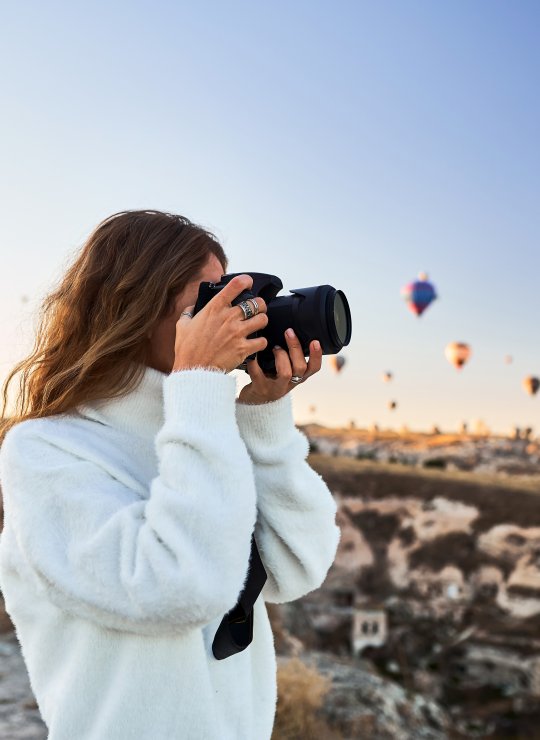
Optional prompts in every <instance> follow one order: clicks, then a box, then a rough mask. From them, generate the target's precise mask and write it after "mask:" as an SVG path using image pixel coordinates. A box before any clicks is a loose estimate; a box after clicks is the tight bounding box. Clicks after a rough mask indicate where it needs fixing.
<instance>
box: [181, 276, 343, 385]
mask: <svg viewBox="0 0 540 740" xmlns="http://www.w3.org/2000/svg"><path fill="white" fill-rule="evenodd" d="M237 275H249V276H250V277H252V278H253V285H252V287H251V289H250V290H244V291H242V292H241V293H240V295H238V296H237V297H236V298H235V299H234V300H233V302H232V305H233V306H236V305H238V304H239V303H241V302H242V301H245V300H247V299H248V298H256V297H257V296H260V297H261V298H263V299H264V301H265V303H266V306H267V316H268V324H267V325H266V327H265V328H264V329H263V330H261V331H258V332H253V333H252V334H250V335H249V336H248V338H249V339H254V338H255V337H259V336H263V337H265V338H266V339H267V340H268V345H267V347H266V348H265V349H264V350H261V351H259V352H257V353H256V356H257V361H258V363H259V365H260V366H261V368H262V369H263V371H264V372H266V373H269V374H270V375H272V374H275V371H276V366H275V362H274V353H273V351H272V349H273V347H274V346H275V345H276V344H279V345H280V346H281V347H283V348H284V349H287V347H286V342H285V338H284V333H285V330H286V329H287V328H288V327H292V328H293V329H294V332H295V334H296V336H297V338H298V340H299V341H300V344H301V346H302V351H303V353H304V357H307V356H308V354H309V344H310V342H311V341H313V339H318V340H319V342H320V343H321V348H322V351H323V354H327V355H328V354H336V353H337V352H339V351H340V350H341V348H342V347H343V346H345V345H347V344H349V342H350V339H351V331H352V325H351V323H352V322H351V313H350V310H349V305H348V302H347V299H346V297H345V294H344V293H343V292H342V291H341V290H336V289H335V288H333V287H332V286H331V285H316V286H314V287H310V288H298V289H292V290H291V291H290V295H288V296H278V293H279V292H280V290H282V289H283V283H282V282H281V280H280V279H279V277H277V276H276V275H270V274H268V273H264V272H235V273H227V274H226V275H222V276H221V279H220V281H219V282H218V283H209V282H202V283H201V284H200V286H199V294H198V296H197V301H196V303H195V308H194V310H193V315H195V314H196V313H197V312H198V311H200V310H201V309H203V308H204V306H206V304H207V303H208V302H209V301H210V300H212V298H213V297H214V296H215V295H217V294H218V293H219V292H220V291H221V290H222V289H223V288H224V287H225V285H227V283H229V282H230V281H231V280H232V279H233V278H234V277H236V276H237ZM254 357H255V354H252V355H249V356H248V357H247V358H246V360H244V362H243V363H241V364H240V365H238V368H237V369H239V370H245V372H248V370H247V360H248V359H253V358H254Z"/></svg>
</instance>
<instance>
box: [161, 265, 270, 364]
mask: <svg viewBox="0 0 540 740" xmlns="http://www.w3.org/2000/svg"><path fill="white" fill-rule="evenodd" d="M252 286H253V278H252V277H251V275H246V274H244V275H237V276H236V277H234V278H232V280H231V281H230V282H228V283H227V285H225V286H224V287H223V288H222V289H221V290H220V291H219V293H217V294H216V295H215V296H214V297H213V298H212V299H211V300H209V301H208V303H207V304H206V306H204V308H202V309H201V310H200V311H199V312H198V313H197V314H196V315H195V316H194V317H193V318H190V317H189V316H188V315H182V316H180V318H179V319H178V321H177V322H176V339H175V347H174V355H175V359H174V365H173V368H172V371H173V372H174V371H176V370H189V369H190V368H193V367H207V368H217V369H219V370H224V371H225V372H227V373H228V372H230V371H231V370H234V368H235V367H237V366H238V365H240V364H241V363H242V362H244V360H245V358H246V357H247V356H248V355H250V354H252V353H253V352H259V351H260V350H263V349H265V348H266V346H267V345H268V340H267V339H266V338H265V337H256V338H255V339H248V335H249V334H253V333H254V332H256V331H260V330H261V329H264V327H265V326H266V325H267V324H268V316H267V314H266V310H267V308H266V303H265V301H264V299H263V298H261V297H260V296H257V303H258V305H259V313H258V314H256V315H254V316H252V317H251V318H249V319H246V318H245V317H244V312H243V310H242V308H241V307H240V306H232V305H231V304H232V301H233V300H234V299H235V298H237V297H238V296H239V295H240V293H241V292H242V291H244V290H246V289H247V290H249V289H251V288H252ZM193 308H194V306H188V307H187V308H186V309H185V310H186V311H190V312H191V309H193Z"/></svg>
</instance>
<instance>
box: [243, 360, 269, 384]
mask: <svg viewBox="0 0 540 740" xmlns="http://www.w3.org/2000/svg"><path fill="white" fill-rule="evenodd" d="M247 370H248V373H249V377H250V378H251V380H252V381H253V382H254V383H256V382H258V381H260V380H261V379H262V378H264V377H265V376H264V373H263V371H262V367H261V366H260V365H259V361H258V360H257V356H256V355H255V357H254V358H253V359H252V360H248V361H247Z"/></svg>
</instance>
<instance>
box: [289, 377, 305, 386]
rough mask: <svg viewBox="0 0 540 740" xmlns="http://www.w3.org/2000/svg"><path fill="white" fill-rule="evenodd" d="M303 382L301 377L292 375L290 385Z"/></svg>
mask: <svg viewBox="0 0 540 740" xmlns="http://www.w3.org/2000/svg"><path fill="white" fill-rule="evenodd" d="M303 380H304V376H303V375H293V376H292V378H291V383H294V384H295V385H296V384H297V383H301V382H302V381H303Z"/></svg>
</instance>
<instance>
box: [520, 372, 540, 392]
mask: <svg viewBox="0 0 540 740" xmlns="http://www.w3.org/2000/svg"><path fill="white" fill-rule="evenodd" d="M522 386H523V390H524V391H525V393H528V394H529V396H536V394H537V393H538V389H539V388H540V378H537V377H536V376H534V375H527V377H526V378H523V381H522Z"/></svg>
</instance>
